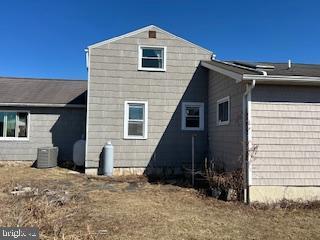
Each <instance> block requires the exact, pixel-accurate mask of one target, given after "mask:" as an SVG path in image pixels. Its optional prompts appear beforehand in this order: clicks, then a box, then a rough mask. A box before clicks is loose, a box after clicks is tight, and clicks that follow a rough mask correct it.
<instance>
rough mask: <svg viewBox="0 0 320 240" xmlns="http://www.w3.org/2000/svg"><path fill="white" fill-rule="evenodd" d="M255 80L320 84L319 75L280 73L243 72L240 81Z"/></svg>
mask: <svg viewBox="0 0 320 240" xmlns="http://www.w3.org/2000/svg"><path fill="white" fill-rule="evenodd" d="M252 80H255V81H256V84H277V85H312V86H314V85H320V77H308V76H282V75H267V76H262V75H251V74H243V78H242V81H244V82H251V81H252Z"/></svg>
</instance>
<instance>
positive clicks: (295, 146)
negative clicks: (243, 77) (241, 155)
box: [251, 85, 320, 186]
mask: <svg viewBox="0 0 320 240" xmlns="http://www.w3.org/2000/svg"><path fill="white" fill-rule="evenodd" d="M251 122H252V142H253V144H254V146H255V148H256V151H255V153H254V157H253V161H252V164H253V166H252V167H253V173H252V177H253V181H252V184H253V185H293V186H306V185H320V88H319V87H302V86H299V87H298V86H270V85H257V86H256V87H255V88H254V90H253V95H252V120H251Z"/></svg>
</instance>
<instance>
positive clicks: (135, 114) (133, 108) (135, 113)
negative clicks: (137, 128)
mask: <svg viewBox="0 0 320 240" xmlns="http://www.w3.org/2000/svg"><path fill="white" fill-rule="evenodd" d="M129 119H130V120H143V105H138V104H130V105H129Z"/></svg>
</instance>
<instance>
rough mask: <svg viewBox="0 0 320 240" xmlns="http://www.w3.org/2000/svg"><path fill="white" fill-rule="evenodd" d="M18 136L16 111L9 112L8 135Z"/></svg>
mask: <svg viewBox="0 0 320 240" xmlns="http://www.w3.org/2000/svg"><path fill="white" fill-rule="evenodd" d="M15 136H16V113H15V112H8V113H7V137H15Z"/></svg>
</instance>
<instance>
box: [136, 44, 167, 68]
mask: <svg viewBox="0 0 320 240" xmlns="http://www.w3.org/2000/svg"><path fill="white" fill-rule="evenodd" d="M138 69H139V70H147V71H166V47H151V46H139V67H138Z"/></svg>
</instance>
